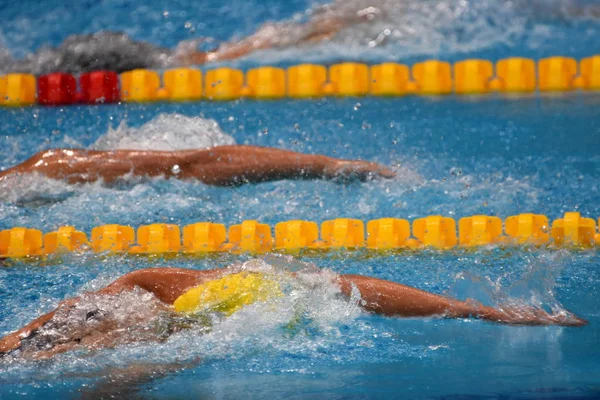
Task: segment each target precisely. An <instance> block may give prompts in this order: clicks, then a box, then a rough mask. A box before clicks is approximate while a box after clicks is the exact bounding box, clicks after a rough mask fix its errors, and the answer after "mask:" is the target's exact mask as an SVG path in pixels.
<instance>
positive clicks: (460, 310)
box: [338, 275, 587, 326]
mask: <svg viewBox="0 0 600 400" xmlns="http://www.w3.org/2000/svg"><path fill="white" fill-rule="evenodd" d="M338 281H339V284H340V286H341V289H342V292H343V293H344V294H345V295H347V296H350V295H351V294H352V288H353V286H354V287H356V289H358V291H359V292H360V297H361V299H362V301H363V302H362V303H361V305H362V306H363V307H364V308H365V309H366V310H367V311H371V312H374V313H377V314H382V315H387V316H399V317H430V316H442V317H447V318H479V319H483V320H486V321H491V322H498V323H504V324H518V325H563V326H583V325H586V324H587V321H586V320H585V319H583V318H580V317H578V316H576V315H574V314H572V313H570V312H568V311H565V312H563V313H559V314H554V315H551V314H549V313H547V312H546V311H544V310H543V309H541V308H536V307H528V306H526V305H523V306H520V307H514V306H512V307H511V306H508V307H504V308H502V309H499V308H494V307H488V306H484V305H482V304H480V303H477V302H475V301H460V300H456V299H451V298H448V297H444V296H439V295H436V294H433V293H429V292H425V291H423V290H419V289H416V288H413V287H410V286H405V285H401V284H399V283H395V282H389V281H384V280H381V279H376V278H369V277H364V276H360V275H341V276H340V277H339V278H338Z"/></svg>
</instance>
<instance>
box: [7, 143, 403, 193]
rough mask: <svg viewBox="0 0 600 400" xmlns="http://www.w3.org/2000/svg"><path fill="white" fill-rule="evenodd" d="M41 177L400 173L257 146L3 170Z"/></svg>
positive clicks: (44, 159)
mask: <svg viewBox="0 0 600 400" xmlns="http://www.w3.org/2000/svg"><path fill="white" fill-rule="evenodd" d="M30 173H39V174H41V175H43V176H47V177H49V178H52V179H60V180H65V181H67V182H69V183H85V182H94V181H97V180H102V181H103V182H105V183H111V182H114V181H115V180H118V179H120V178H124V177H126V176H129V175H133V176H139V177H157V176H163V177H165V178H177V179H195V180H199V181H201V182H204V183H206V184H210V185H239V184H243V183H251V182H264V181H272V180H279V179H316V178H325V179H335V178H342V179H350V178H357V179H363V180H364V179H367V178H369V177H385V178H392V177H394V176H395V174H394V172H393V171H391V170H390V169H388V168H386V167H383V166H381V165H378V164H375V163H371V162H367V161H359V160H341V159H337V158H332V157H327V156H322V155H311V154H302V153H296V152H293V151H287V150H280V149H273V148H267V147H255V146H218V147H213V148H210V149H198V150H180V151H140V150H111V151H101V150H77V149H54V150H46V151H42V152H39V153H37V154H36V155H34V156H33V157H31V158H30V159H28V160H26V161H25V162H23V163H21V164H19V165H17V166H14V167H12V168H8V169H7V170H5V171H1V172H0V182H1V181H2V180H4V179H6V178H7V177H9V176H17V175H21V174H30Z"/></svg>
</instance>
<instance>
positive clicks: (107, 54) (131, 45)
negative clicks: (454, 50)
mask: <svg viewBox="0 0 600 400" xmlns="http://www.w3.org/2000/svg"><path fill="white" fill-rule="evenodd" d="M499 3H500V4H503V3H502V2H499ZM513 3H514V6H515V8H518V9H519V10H525V9H529V14H530V15H532V16H533V17H535V18H544V17H550V18H599V17H600V7H598V6H596V5H592V4H580V2H577V1H571V0H569V1H563V2H548V1H539V0H538V1H535V0H513V1H510V2H509V1H506V2H504V4H507V5H509V6H510V5H512V4H513ZM465 4H467V3H465ZM467 6H469V5H468V4H467ZM453 7H458V9H457V10H454V9H453ZM464 7H466V6H465V5H464V4H462V3H461V4H460V5H457V6H453V4H452V3H441V2H438V1H419V2H414V1H409V0H335V1H333V2H331V3H329V4H325V5H321V6H317V7H315V8H312V9H310V10H308V11H307V12H306V13H305V14H306V15H308V17H305V16H300V18H294V19H293V20H287V21H280V22H268V23H265V24H264V25H262V26H261V27H260V28H259V29H258V30H257V31H256V32H254V33H253V34H251V35H249V36H247V37H245V38H241V39H239V40H235V39H233V40H230V41H228V42H225V43H222V44H220V45H218V46H217V47H215V48H214V49H212V50H209V51H200V50H199V48H198V47H199V45H201V44H203V43H206V42H210V41H211V39H207V38H198V39H192V40H188V41H183V42H181V43H180V44H179V45H178V46H177V47H176V48H175V49H169V48H163V47H159V46H155V45H153V44H151V43H147V42H143V41H137V40H133V39H132V38H130V37H129V36H128V35H126V34H124V33H119V32H110V31H102V32H98V33H94V34H87V35H73V36H70V37H68V38H67V39H66V40H65V41H64V42H63V43H61V44H60V45H59V46H58V47H54V48H52V47H43V48H41V49H40V50H38V51H37V52H36V53H34V54H30V55H28V56H26V57H25V58H24V59H22V60H13V59H11V58H10V56H4V57H3V58H0V70H2V71H4V72H26V73H33V74H38V75H39V74H47V73H50V72H67V73H74V74H75V73H82V72H89V71H95V70H112V71H116V72H118V73H121V72H125V71H129V70H133V69H136V68H150V69H151V68H155V69H157V68H158V69H160V68H171V67H180V66H189V65H198V64H205V63H210V62H220V61H227V60H233V59H237V58H240V57H243V56H246V55H248V54H251V53H254V52H256V51H260V50H266V49H272V48H277V49H285V48H291V47H297V46H302V45H306V44H312V43H316V42H322V41H328V40H332V39H334V38H336V37H337V36H341V35H342V31H346V30H349V28H352V27H354V26H357V25H360V26H364V27H365V28H366V27H369V26H376V27H375V28H374V29H371V32H370V33H367V31H369V29H365V32H363V33H358V36H359V38H358V39H359V40H360V42H361V44H365V45H367V46H368V47H373V46H380V45H383V44H385V42H387V41H388V40H390V38H391V37H392V36H393V37H396V38H397V39H399V40H405V39H406V38H407V37H411V36H412V35H415V32H414V30H415V27H414V26H411V24H410V21H407V18H408V19H410V18H411V17H410V16H411V15H413V14H415V13H416V14H417V15H416V17H418V18H416V19H418V20H420V21H429V24H430V27H429V28H430V29H436V27H437V26H438V24H439V22H438V21H437V20H436V18H437V15H438V14H440V13H444V12H445V10H447V12H448V13H449V14H451V16H450V17H449V18H450V22H449V23H450V24H452V21H453V19H452V18H456V16H460V15H461V14H462V13H463V12H464ZM453 14H456V16H453ZM379 26H381V27H382V28H380V27H379ZM425 33H426V32H425ZM355 35H356V34H350V36H355ZM361 36H362V37H361ZM0 56H1V54H0Z"/></svg>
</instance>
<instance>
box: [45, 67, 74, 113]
mask: <svg viewBox="0 0 600 400" xmlns="http://www.w3.org/2000/svg"><path fill="white" fill-rule="evenodd" d="M76 92H77V81H76V80H75V77H74V76H73V75H70V74H65V73H62V72H55V73H52V74H48V75H43V76H40V77H39V78H38V85H37V98H38V103H39V104H42V105H45V106H60V105H68V104H73V103H75V101H76V100H77V98H76Z"/></svg>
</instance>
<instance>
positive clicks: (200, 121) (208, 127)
mask: <svg viewBox="0 0 600 400" xmlns="http://www.w3.org/2000/svg"><path fill="white" fill-rule="evenodd" d="M232 144H235V139H234V138H233V137H232V136H230V135H228V134H226V133H225V132H223V131H222V130H221V128H220V127H219V124H218V123H217V122H216V121H215V120H213V119H207V118H202V117H188V116H185V115H181V114H159V115H158V116H156V117H155V118H153V119H152V120H150V121H149V122H147V123H145V124H144V125H142V126H140V127H139V128H135V127H129V126H127V123H126V122H125V121H123V122H121V124H120V125H119V126H118V127H117V129H112V128H109V130H108V132H107V133H106V134H105V135H103V136H101V137H100V138H99V139H98V140H97V141H96V142H95V143H94V144H93V145H92V146H91V148H92V149H97V150H117V149H122V150H162V151H170V150H184V149H204V148H210V147H215V146H224V145H232Z"/></svg>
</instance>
